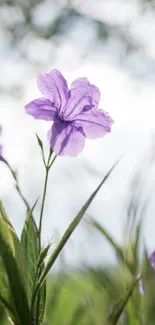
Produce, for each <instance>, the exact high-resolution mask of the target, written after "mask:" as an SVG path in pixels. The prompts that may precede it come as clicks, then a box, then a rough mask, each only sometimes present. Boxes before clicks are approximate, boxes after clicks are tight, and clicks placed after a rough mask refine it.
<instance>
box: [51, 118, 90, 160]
mask: <svg viewBox="0 0 155 325" xmlns="http://www.w3.org/2000/svg"><path fill="white" fill-rule="evenodd" d="M48 137H49V140H50V145H51V147H52V149H53V150H54V152H55V153H56V154H57V155H60V156H64V155H67V156H71V157H75V156H77V155H78V154H79V153H80V152H81V151H82V150H83V148H84V145H85V136H84V134H83V132H82V129H81V128H79V127H74V126H73V125H72V124H70V123H67V122H61V121H59V120H58V121H57V122H54V124H53V126H52V128H51V130H50V131H49V133H48Z"/></svg>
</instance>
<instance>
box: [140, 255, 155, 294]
mask: <svg viewBox="0 0 155 325" xmlns="http://www.w3.org/2000/svg"><path fill="white" fill-rule="evenodd" d="M149 261H150V264H151V266H152V268H153V269H154V270H155V251H153V252H152V253H151V254H150V256H149ZM139 276H140V275H139ZM144 287H145V285H144V281H143V280H140V281H139V291H140V293H141V294H142V295H144V293H145V291H144Z"/></svg>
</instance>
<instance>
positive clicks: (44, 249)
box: [38, 243, 53, 270]
mask: <svg viewBox="0 0 155 325" xmlns="http://www.w3.org/2000/svg"><path fill="white" fill-rule="evenodd" d="M52 244H53V243H49V244H48V245H47V246H46V247H42V249H41V252H40V255H39V259H38V270H40V268H41V267H42V266H43V263H44V261H45V258H46V257H47V254H48V251H49V249H50V247H51V246H52Z"/></svg>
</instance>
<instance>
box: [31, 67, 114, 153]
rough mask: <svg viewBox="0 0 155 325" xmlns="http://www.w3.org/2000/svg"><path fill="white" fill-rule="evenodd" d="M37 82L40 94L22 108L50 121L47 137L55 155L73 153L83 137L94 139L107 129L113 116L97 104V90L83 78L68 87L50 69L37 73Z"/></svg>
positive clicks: (78, 147)
mask: <svg viewBox="0 0 155 325" xmlns="http://www.w3.org/2000/svg"><path fill="white" fill-rule="evenodd" d="M37 83H38V88H39V90H40V92H41V94H42V95H43V98H38V99H35V100H33V101H32V102H30V103H29V104H27V105H26V106H25V108H26V112H27V113H28V114H30V115H32V116H33V117H34V118H36V119H43V120H47V121H53V122H54V123H53V125H52V127H51V129H50V131H49V132H48V139H49V141H50V146H51V148H52V149H53V151H54V152H55V153H56V154H57V155H68V156H77V155H78V154H79V153H80V152H81V151H82V150H83V148H84V145H85V140H86V138H90V139H96V138H99V137H103V136H104V135H105V134H106V133H108V132H110V131H111V126H112V124H113V120H112V119H111V117H110V116H109V115H108V113H106V112H104V111H103V110H101V109H99V108H98V104H99V101H100V91H99V89H98V88H97V87H95V86H94V85H92V84H90V83H89V81H88V79H87V78H79V79H76V80H75V81H74V82H73V83H72V84H71V89H70V90H69V89H68V85H67V81H66V80H65V79H64V77H63V76H62V74H61V73H60V72H59V71H58V70H56V69H54V70H51V71H50V72H49V73H39V74H38V80H37Z"/></svg>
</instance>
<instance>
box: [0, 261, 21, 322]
mask: <svg viewBox="0 0 155 325" xmlns="http://www.w3.org/2000/svg"><path fill="white" fill-rule="evenodd" d="M0 301H1V302H2V303H3V304H4V306H5V308H6V309H7V310H8V312H9V315H10V317H11V318H12V320H14V321H15V320H18V321H19V319H18V315H17V312H16V308H15V305H14V301H13V298H12V295H11V291H10V287H9V280H8V276H7V273H6V269H5V267H4V264H3V262H2V259H1V258H0Z"/></svg>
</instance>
